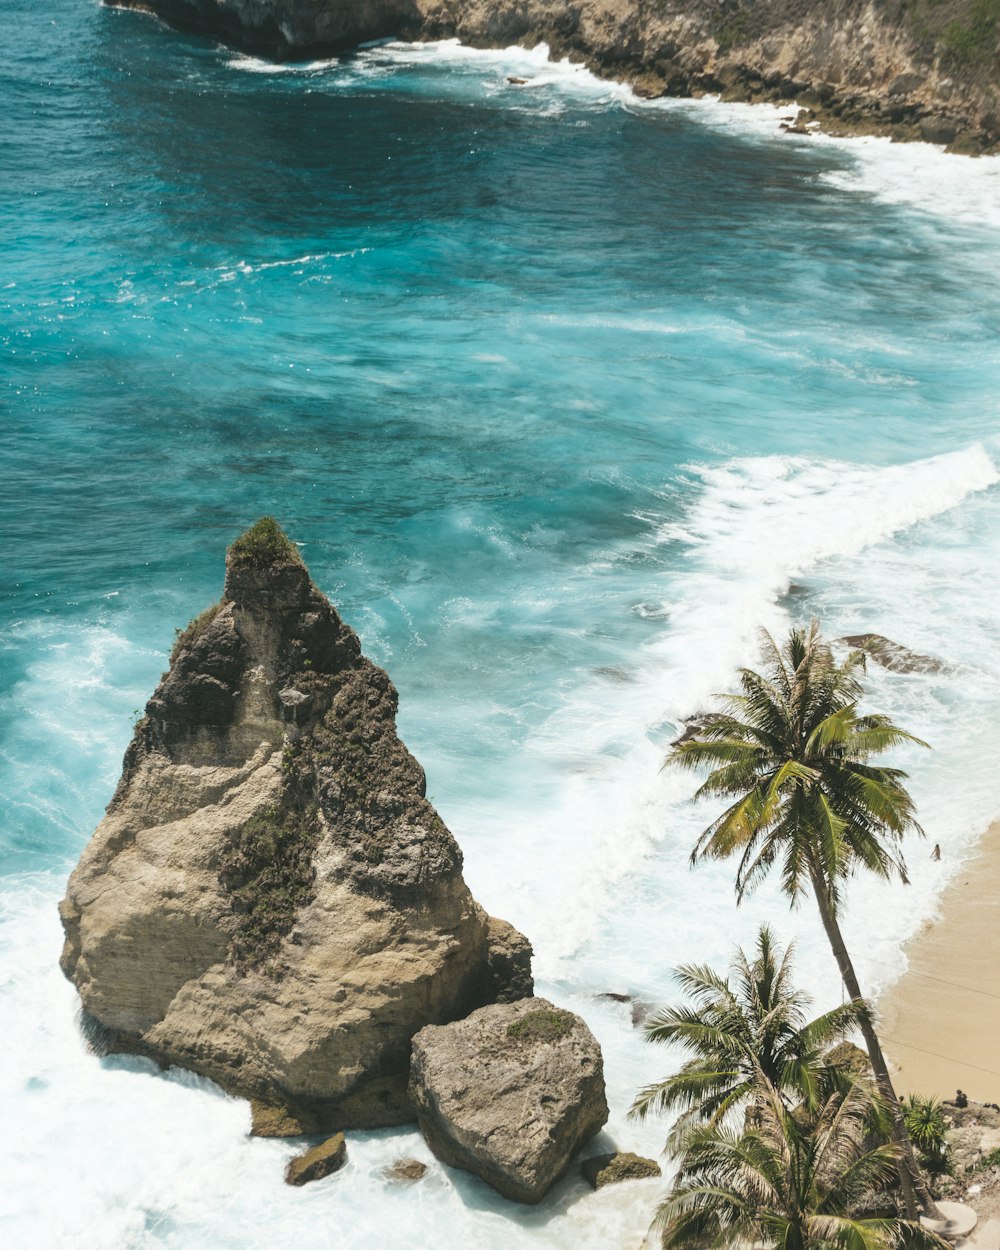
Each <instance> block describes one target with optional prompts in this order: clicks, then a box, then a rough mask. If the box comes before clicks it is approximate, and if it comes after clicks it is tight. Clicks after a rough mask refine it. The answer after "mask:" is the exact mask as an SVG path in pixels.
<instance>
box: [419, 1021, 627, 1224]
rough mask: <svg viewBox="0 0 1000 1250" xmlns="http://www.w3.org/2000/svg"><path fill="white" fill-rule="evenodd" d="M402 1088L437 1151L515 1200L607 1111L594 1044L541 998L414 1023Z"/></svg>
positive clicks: (556, 1166) (537, 1194) (527, 1195)
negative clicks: (417, 1027) (441, 1021)
mask: <svg viewBox="0 0 1000 1250" xmlns="http://www.w3.org/2000/svg"><path fill="white" fill-rule="evenodd" d="M410 1096H411V1098H412V1100H413V1103H414V1105H415V1107H416V1109H417V1118H418V1120H419V1122H420V1127H421V1130H422V1131H423V1134H424V1136H425V1137H426V1139H427V1142H428V1144H429V1145H430V1147H431V1149H432V1150H433V1151H434V1153H435V1154H436V1155H437V1156H438V1158H439V1159H441V1160H442V1161H443V1162H444V1163H448V1164H451V1166H453V1167H459V1168H465V1169H466V1170H467V1171H470V1172H474V1173H475V1174H476V1175H477V1176H479V1177H481V1178H482V1179H483V1180H484V1181H486V1182H487V1183H488V1184H490V1185H492V1186H493V1188H494V1189H496V1190H498V1191H499V1192H500V1193H502V1194H504V1195H505V1196H506V1197H508V1198H512V1199H514V1200H515V1201H517V1202H527V1203H535V1202H539V1201H540V1200H541V1199H542V1198H543V1197H544V1196H545V1194H546V1193H547V1192H548V1190H549V1189H550V1188H551V1186H552V1185H553V1184H554V1183H555V1182H556V1181H557V1180H558V1179H559V1177H560V1176H562V1174H563V1173H564V1172H565V1171H566V1169H567V1168H568V1167H569V1165H570V1162H571V1160H572V1158H573V1156H574V1154H575V1153H576V1152H577V1150H579V1148H580V1147H581V1146H582V1145H583V1144H584V1143H585V1142H586V1141H588V1140H589V1139H590V1138H591V1137H593V1135H594V1134H595V1133H596V1132H597V1131H598V1130H599V1129H600V1128H601V1127H602V1126H603V1125H604V1124H605V1122H606V1121H607V1118H608V1104H607V1100H606V1098H605V1093H604V1068H603V1063H602V1059H601V1051H600V1047H599V1046H598V1044H597V1042H596V1040H595V1039H594V1036H593V1034H592V1033H591V1032H590V1030H589V1029H588V1028H587V1026H586V1024H584V1022H583V1020H581V1019H580V1017H579V1016H576V1015H573V1013H572V1012H569V1011H561V1010H559V1009H558V1008H556V1007H553V1005H552V1004H551V1003H550V1002H548V1001H546V1000H545V999H544V998H530V999H524V1000H522V1001H520V1002H517V1003H512V1004H509V1005H508V1004H498V1005H496V1006H490V1007H484V1008H482V1009H481V1010H480V1011H476V1012H473V1014H472V1015H470V1016H469V1017H468V1018H467V1019H465V1020H460V1021H458V1022H456V1023H454V1024H448V1025H443V1026H431V1027H428V1028H426V1029H422V1030H421V1031H420V1032H419V1033H418V1034H417V1035H416V1037H415V1038H414V1039H413V1064H412V1070H411V1077H410Z"/></svg>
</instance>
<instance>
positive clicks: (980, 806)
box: [522, 446, 1000, 978]
mask: <svg viewBox="0 0 1000 1250" xmlns="http://www.w3.org/2000/svg"><path fill="white" fill-rule="evenodd" d="M690 471H691V473H692V476H693V477H695V478H696V479H698V480H699V481H700V482H701V484H702V485H701V489H700V490H699V491H698V493H697V496H696V500H695V502H694V504H693V506H692V507H691V508H690V509H689V511H688V513H687V515H686V516H685V517H684V519H683V520H682V521H681V522H679V523H678V522H671V523H665V524H662V525H661V526H659V528H658V529H657V530H656V531H655V536H654V541H655V542H656V543H659V544H668V545H670V547H671V549H672V550H674V551H675V552H676V561H677V562H676V564H675V570H676V571H675V573H674V574H673V575H672V576H671V577H670V579H669V586H668V587H667V588H666V592H665V594H664V600H665V602H666V603H667V605H668V607H669V617H668V623H667V626H666V628H664V629H663V630H662V632H661V633H660V634H659V635H658V637H657V638H656V640H655V641H653V642H651V643H650V644H649V645H648V646H647V647H646V648H645V649H644V651H643V652H642V654H640V655H638V656H636V657H635V659H634V667H633V675H634V677H635V679H636V680H635V681H633V682H630V683H628V684H624V683H623V684H616V685H609V683H607V682H606V681H601V682H600V683H599V682H598V681H595V680H594V679H591V680H590V682H588V683H587V684H584V685H582V686H580V687H578V688H576V689H572V690H569V691H567V693H566V695H565V697H564V700H563V703H562V706H561V708H560V709H559V711H558V712H557V713H556V714H554V715H553V716H552V717H551V718H550V719H549V720H548V721H547V722H546V724H545V725H544V726H543V727H542V728H541V729H540V730H539V731H537V732H536V734H535V735H534V737H533V739H532V740H531V742H530V743H529V750H530V752H531V753H532V754H533V755H536V756H538V757H540V758H546V757H547V758H548V759H549V760H550V761H551V762H552V763H553V764H558V763H559V762H560V761H564V760H565V759H566V757H567V744H571V747H570V754H572V755H573V756H574V757H576V758H579V759H580V760H581V761H586V762H588V763H589V764H590V767H589V768H582V769H579V770H577V771H575V773H574V774H573V775H572V776H570V777H569V778H568V779H567V780H566V781H565V783H564V785H563V786H562V787H561V791H560V804H559V811H558V814H554V813H553V812H552V811H551V810H550V811H547V812H546V814H545V820H546V822H547V824H548V825H549V826H553V827H554V828H555V829H557V830H559V832H558V833H557V834H556V836H553V837H552V838H551V842H548V841H547V840H546V839H545V837H544V836H543V835H542V834H541V833H539V838H540V840H541V841H542V843H543V844H545V845H550V846H551V850H552V854H553V857H554V858H555V857H556V856H559V855H562V854H563V853H564V852H563V851H562V850H561V849H560V848H562V847H564V846H565V845H566V842H567V841H572V842H573V843H574V844H575V845H576V847H577V848H578V857H579V862H578V865H577V867H576V869H575V871H574V872H573V874H572V878H571V879H570V878H569V877H568V876H567V873H566V871H565V869H559V868H558V867H556V866H555V864H550V865H549V870H550V871H551V872H552V873H553V875H554V876H555V877H556V879H560V878H561V880H562V889H561V890H560V891H558V892H556V893H555V894H554V893H553V892H552V891H551V889H549V890H547V891H546V893H545V897H544V899H543V898H541V897H539V898H538V899H537V900H536V906H537V908H538V911H537V912H536V913H535V914H533V915H532V916H530V917H529V918H526V919H525V923H526V926H527V927H528V929H529V931H539V930H541V931H543V932H544V934H545V938H544V941H543V942H542V943H540V950H539V966H540V967H541V968H542V970H543V971H544V973H545V975H547V976H549V977H552V978H559V977H567V976H571V977H572V976H575V975H576V974H575V972H574V971H573V967H572V965H573V962H574V961H575V960H576V958H577V957H578V956H579V954H580V952H581V951H582V950H583V949H584V947H585V946H586V944H587V943H590V942H592V941H593V939H594V933H595V922H596V919H597V918H598V917H602V916H604V917H606V916H608V914H609V912H610V911H611V910H613V908H614V907H615V901H616V898H617V887H618V885H619V884H620V883H621V882H623V881H625V880H627V879H630V878H635V877H636V876H638V877H640V878H641V876H642V875H643V872H644V870H643V868H642V864H643V862H644V861H647V860H649V859H650V858H651V857H655V856H657V855H662V854H665V853H666V854H668V855H670V854H674V852H673V851H672V850H671V849H670V848H671V847H673V846H676V858H677V862H678V866H679V865H680V864H681V863H683V860H684V858H685V857H686V851H687V849H688V848H689V847H690V845H691V844H692V840H693V835H694V833H695V832H696V830H697V828H698V827H699V821H700V813H698V812H695V811H692V809H691V808H690V806H689V805H688V804H687V802H686V800H687V797H688V795H689V793H690V790H691V782H690V779H689V778H687V777H682V776H674V775H663V774H659V773H658V771H657V770H658V765H659V760H660V758H661V757H662V751H663V746H664V744H665V742H666V741H667V740H668V739H669V736H670V735H671V733H672V731H673V729H674V728H677V727H679V726H680V724H681V722H682V720H683V718H684V717H685V716H689V715H692V714H694V713H696V712H698V711H700V710H702V709H703V708H704V707H706V706H708V705H709V702H710V699H711V696H712V694H713V693H714V692H715V691H719V690H724V689H727V688H731V687H732V685H733V680H734V676H735V671H736V669H737V667H738V666H739V665H740V664H743V663H747V662H748V661H752V658H753V656H754V655H755V653H756V630H757V629H758V628H759V627H760V626H761V625H763V626H765V627H766V628H769V629H770V630H772V631H773V632H774V633H775V634H777V635H781V634H782V633H783V632H784V630H785V629H786V627H787V625H788V622H789V619H790V609H789V606H788V604H787V602H786V601H785V600H784V592H785V591H786V590H787V588H788V586H789V583H790V582H792V581H793V580H796V579H799V578H803V577H806V576H810V577H814V576H818V577H820V578H830V577H831V576H832V575H833V574H834V573H837V574H838V575H841V574H840V573H839V570H841V569H847V570H850V569H853V568H854V567H856V565H857V563H858V557H860V556H862V554H863V553H871V552H875V553H877V554H875V555H871V556H869V555H865V559H864V560H862V561H861V563H862V565H863V566H865V567H868V566H869V564H870V566H871V567H872V568H874V569H876V570H878V569H882V570H884V569H885V568H886V567H887V566H888V565H892V566H893V567H894V571H895V574H896V578H895V581H893V580H887V584H885V585H881V584H879V583H880V582H881V580H882V579H881V578H880V577H879V576H878V575H876V576H875V577H874V578H873V579H872V581H873V582H874V583H875V584H873V585H870V586H869V590H870V593H871V598H870V599H869V600H867V601H866V605H867V611H868V612H869V613H870V612H871V611H872V610H873V609H872V605H881V604H882V602H883V600H884V599H885V597H886V596H888V597H890V598H892V597H894V596H895V595H899V596H900V597H901V598H904V599H905V600H906V601H907V602H908V603H910V604H911V607H912V606H917V607H919V606H920V605H919V603H918V604H916V605H914V604H912V600H911V599H909V598H907V596H909V594H910V587H909V586H908V585H907V579H908V578H909V577H911V576H912V573H911V572H910V570H909V568H908V566H907V564H906V562H905V561H900V560H898V559H897V558H896V556H895V554H894V553H895V552H896V546H895V544H896V542H897V541H900V540H903V539H904V538H905V536H906V535H907V533H908V532H909V531H910V530H911V528H912V527H914V526H916V525H919V524H921V523H923V522H926V521H928V520H930V519H933V518H941V517H944V516H945V515H946V514H947V513H948V512H949V511H950V510H952V509H954V508H956V506H957V505H959V504H961V503H962V502H963V501H965V500H967V499H969V498H970V497H971V496H973V495H975V494H976V493H978V492H981V491H984V490H986V489H987V488H988V487H990V486H993V485H995V484H996V483H997V481H998V480H1000V479H998V474H997V469H996V466H995V464H994V462H993V460H992V459H991V457H990V456H989V455H988V454H987V452H986V451H985V449H984V448H982V447H980V446H974V447H971V448H968V449H966V450H963V451H960V452H955V453H950V454H946V455H942V456H936V457H932V458H930V459H925V460H920V461H916V462H913V463H910V464H904V465H897V466H887V467H885V468H879V467H870V466H860V465H853V464H848V463H843V462H833V461H826V462H823V461H810V460H804V459H796V458H790V457H763V458H755V459H744V460H739V461H735V462H732V463H730V464H727V465H723V466H721V467H718V468H692V469H691V470H690ZM931 547H932V550H933V549H934V548H933V544H931ZM921 550H922V554H923V553H924V548H922V549H921ZM819 606H820V605H817V607H819ZM923 606H924V607H925V608H927V607H930V606H931V605H928V604H924V605H923ZM831 611H832V613H833V615H832V616H830V614H829V613H825V615H827V616H828V620H827V625H828V627H829V628H831V629H833V630H834V631H836V632H849V629H848V628H847V626H846V624H845V625H844V626H843V627H841V625H840V624H839V623H838V619H837V612H838V611H841V612H842V611H843V608H841V607H840V605H838V604H837V603H836V602H835V596H834V604H833V606H832V608H831ZM911 615H912V613H911ZM916 615H919V613H917V614H916ZM882 619H884V618H883V617H882V616H881V615H880V617H879V621H878V623H881V620H882ZM856 627H857V628H861V627H864V628H873V623H872V621H871V619H870V617H869V618H868V621H867V624H865V622H861V623H860V624H859V625H857V626H856ZM899 633H900V637H901V639H902V640H903V641H905V642H907V643H909V644H910V645H917V646H919V645H921V644H922V643H923V642H924V640H925V639H926V637H927V634H928V630H927V628H926V625H918V624H917V622H916V621H915V620H913V619H910V618H909V617H908V618H907V619H906V620H905V621H903V622H902V623H901V624H900V625H899ZM932 649H933V648H932ZM898 680H899V679H898V678H897V679H896V682H897V685H896V686H893V684H892V683H890V684H889V687H888V688H882V687H885V683H884V682H881V683H879V679H878V678H876V689H879V691H880V693H881V694H883V695H884V696H885V698H886V699H888V700H889V703H890V705H891V703H892V702H893V700H895V699H899V698H901V696H900V694H899V691H898ZM953 680H954V681H955V683H956V684H957V685H958V686H959V687H960V688H961V689H962V690H963V691H964V689H965V684H966V681H967V678H965V677H964V675H956V676H955V677H954V678H953ZM978 680H981V677H980V678H979V679H978ZM911 688H913V687H911ZM916 689H917V690H918V692H919V694H920V695H926V682H924V683H921V682H920V681H919V680H918V681H917V682H916ZM935 697H936V696H935ZM917 703H918V705H919V699H918V700H917ZM904 707H907V710H908V714H909V719H911V720H912V719H913V718H914V717H917V718H918V719H921V717H920V716H919V715H918V710H919V709H918V706H916V707H915V706H908V705H906V704H905V700H904ZM641 728H644V729H645V730H646V736H641V733H640V729H641ZM952 766H954V761H952ZM935 777H936V781H935V784H936V785H937V786H938V788H939V789H940V788H941V786H942V785H945V784H946V783H944V782H943V781H942V778H941V776H940V773H939V772H938V773H936V774H935ZM947 789H948V793H949V794H951V793H952V792H953V790H954V787H953V786H948V787H947ZM992 801H993V802H995V796H994V798H993V799H992ZM989 802H990V800H989V799H988V798H987V796H986V795H984V794H983V793H982V792H980V793H978V794H976V795H973V794H971V793H970V794H967V795H966V796H965V801H964V802H962V803H960V804H959V807H958V808H956V811H955V812H954V813H952V815H951V816H950V817H949V818H948V821H947V823H948V825H949V830H950V833H949V836H951V837H953V838H958V839H962V838H964V839H966V841H967V840H968V839H969V838H970V837H972V836H973V835H974V834H975V832H976V831H977V828H978V827H981V826H982V823H983V822H984V821H985V820H987V819H988V818H989V816H990V815H991V814H992V813H991V811H990V810H989ZM959 812H960V813H961V814H960V815H959V814H958V813H959ZM939 816H943V813H941V812H940V811H938V812H936V815H935V819H937V818H938V817H939ZM536 845H537V844H536ZM957 845H958V844H957V843H956V846H957ZM535 868H536V869H537V865H536V866H535ZM705 871H708V870H705ZM726 875H727V876H728V870H727V874H726ZM542 878H543V879H545V880H547V881H549V880H551V878H550V877H548V876H547V875H546V874H545V873H543V874H542ZM930 884H931V885H932V886H933V885H934V883H933V882H931V883H930ZM937 884H938V885H939V884H940V873H939V874H938V880H937ZM522 888H524V887H523V886H522ZM706 889H707V893H708V897H712V889H713V886H712V883H711V881H708V882H707V885H706ZM671 890H672V885H671V884H669V883H668V885H667V887H666V892H667V894H668V895H670V894H671ZM686 896H687V889H686V887H681V888H680V891H679V894H678V897H677V898H676V899H674V900H673V902H674V904H675V906H676V907H677V908H678V913H679V914H683V913H684V912H686V911H688V910H689V909H690V907H691V906H694V907H695V908H696V909H697V908H699V907H701V906H702V905H703V903H704V900H703V898H702V896H701V889H700V887H699V895H698V896H699V899H700V900H701V901H700V902H697V903H691V902H688V901H687V900H686ZM932 897H933V894H931V895H930V896H929V897H927V898H925V899H924V900H923V904H924V906H925V907H929V906H931V905H932ZM774 905H775V900H774V895H773V893H768V892H767V891H765V894H764V903H763V904H762V908H763V910H762V912H761V914H766V913H767V911H768V910H770V909H773V906H774ZM903 907H904V908H905V907H906V905H905V904H904V905H903ZM909 910H911V911H912V910H913V908H912V907H911V908H909ZM918 910H919V909H918ZM542 912H544V920H543V917H542ZM754 915H755V912H754V909H751V911H750V912H749V913H748V916H749V917H750V918H751V919H753V916H754ZM883 915H885V916H888V917H890V920H889V922H888V924H887V926H886V929H885V933H884V934H883V937H884V938H885V939H886V941H887V942H889V943H895V944H896V945H897V946H898V941H899V937H900V933H901V927H902V929H905V927H906V916H905V915H904V914H902V912H901V910H900V909H899V908H898V907H897V908H894V907H893V906H889V907H887V908H883ZM691 932H692V933H698V935H699V937H698V940H699V941H703V940H704V934H703V928H702V926H699V925H698V924H697V921H696V918H695V916H694V915H692V917H691ZM632 940H633V941H634V940H637V939H636V936H635V935H634V934H633V937H632ZM661 940H662V936H661ZM684 948H685V943H684V941H683V940H681V941H680V942H679V943H678V944H677V946H676V952H677V955H679V956H685V951H684ZM814 957H815V959H816V960H817V961H818V962H817V966H821V964H822V960H823V958H824V957H825V952H823V950H822V947H820V948H819V950H817V951H816V952H815V954H814ZM584 962H586V960H584ZM634 963H635V961H634V960H633V965H634ZM895 966H896V967H897V969H898V967H899V961H898V959H896V961H895Z"/></svg>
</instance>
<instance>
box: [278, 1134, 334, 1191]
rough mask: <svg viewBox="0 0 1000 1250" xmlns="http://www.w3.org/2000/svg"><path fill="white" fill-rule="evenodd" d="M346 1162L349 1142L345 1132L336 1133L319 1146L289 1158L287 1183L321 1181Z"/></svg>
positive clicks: (304, 1183)
mask: <svg viewBox="0 0 1000 1250" xmlns="http://www.w3.org/2000/svg"><path fill="white" fill-rule="evenodd" d="M346 1162H347V1142H346V1141H345V1140H344V1134H343V1133H335V1134H334V1135H333V1137H329V1138H327V1140H326V1141H324V1142H320V1144H319V1145H318V1146H313V1147H312V1148H311V1149H310V1150H304V1151H303V1152H302V1154H300V1155H296V1156H295V1158H294V1159H289V1161H288V1166H287V1167H286V1168H285V1184H286V1185H308V1184H309V1182H310V1181H321V1180H323V1178H324V1177H327V1176H330V1175H331V1173H333V1172H339V1171H340V1169H341V1168H342V1167H343V1166H344V1164H345V1163H346Z"/></svg>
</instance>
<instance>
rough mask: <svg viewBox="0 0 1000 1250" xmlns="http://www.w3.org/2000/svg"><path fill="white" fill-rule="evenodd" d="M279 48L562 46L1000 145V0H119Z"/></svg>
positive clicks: (607, 70) (645, 71)
mask: <svg viewBox="0 0 1000 1250" xmlns="http://www.w3.org/2000/svg"><path fill="white" fill-rule="evenodd" d="M115 3H118V4H120V5H124V7H131V8H138V9H144V10H147V11H152V12H156V13H157V14H159V15H160V16H161V17H163V18H165V19H166V20H167V21H169V22H171V23H173V24H174V25H176V26H179V27H181V28H184V29H188V30H192V31H198V32H201V33H206V34H210V35H213V36H217V37H219V38H222V39H224V40H226V41H228V42H230V43H232V44H234V45H236V46H239V47H242V48H245V49H247V50H249V51H253V52H257V53H259V54H261V55H264V56H270V57H275V58H279V59H280V58H289V57H297V56H306V55H313V54H317V53H321V52H331V51H341V50H344V49H347V48H351V47H354V46H356V45H357V44H358V43H359V42H362V41H364V40H368V39H376V38H380V37H382V36H386V35H397V36H399V37H401V38H407V39H440V38H450V37H453V36H457V37H458V38H460V39H461V40H462V41H463V42H465V43H468V44H471V45H474V46H478V47H504V46H506V45H509V44H515V43H519V44H525V45H528V46H531V45H534V44H537V43H540V42H545V43H547V44H548V45H549V46H550V48H551V50H552V54H553V56H557V57H562V56H569V57H572V58H573V59H575V60H579V61H583V62H585V63H586V64H587V65H588V66H589V67H590V68H591V69H592V70H593V71H594V72H595V73H598V74H602V75H604V76H607V77H612V78H617V79H623V80H626V81H629V82H631V83H632V84H633V85H634V86H635V88H636V90H637V91H639V92H640V93H641V94H644V95H647V96H656V95H664V94H667V95H680V96H687V95H700V94H706V93H715V92H718V93H721V94H722V96H723V97H724V98H726V99H732V100H747V101H757V100H761V101H763V100H768V101H791V100H796V101H798V103H799V104H800V105H802V106H804V107H805V108H806V110H807V112H806V115H805V117H804V118H802V119H801V120H809V119H817V120H819V121H820V122H821V124H822V125H823V127H824V128H825V129H827V130H828V131H830V132H831V133H837V134H850V133H873V134H883V135H890V136H891V137H893V138H896V139H924V140H927V141H929V142H934V143H944V144H947V145H949V146H950V147H951V149H952V150H954V151H959V152H966V153H970V154H976V153H982V152H994V151H996V150H998V147H1000V65H998V20H1000V0H884V2H881V3H880V2H878V0H115Z"/></svg>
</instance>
